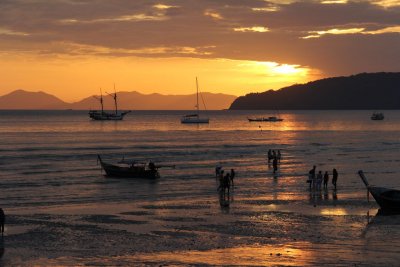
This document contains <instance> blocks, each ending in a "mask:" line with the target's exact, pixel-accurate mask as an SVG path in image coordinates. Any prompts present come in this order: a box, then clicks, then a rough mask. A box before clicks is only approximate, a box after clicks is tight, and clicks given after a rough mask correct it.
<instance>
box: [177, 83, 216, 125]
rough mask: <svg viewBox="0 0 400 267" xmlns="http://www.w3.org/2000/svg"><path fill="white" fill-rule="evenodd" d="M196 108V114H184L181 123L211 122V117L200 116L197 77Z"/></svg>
mask: <svg viewBox="0 0 400 267" xmlns="http://www.w3.org/2000/svg"><path fill="white" fill-rule="evenodd" d="M196 90H197V91H196V109H197V112H196V113H195V114H188V115H184V116H183V117H182V118H181V123H209V121H210V119H209V118H206V117H204V118H201V117H200V111H199V83H198V81H197V77H196Z"/></svg>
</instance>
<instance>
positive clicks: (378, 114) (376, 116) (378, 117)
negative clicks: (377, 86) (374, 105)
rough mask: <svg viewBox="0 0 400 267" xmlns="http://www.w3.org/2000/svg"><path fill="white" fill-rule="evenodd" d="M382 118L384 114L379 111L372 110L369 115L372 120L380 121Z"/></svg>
mask: <svg viewBox="0 0 400 267" xmlns="http://www.w3.org/2000/svg"><path fill="white" fill-rule="evenodd" d="M384 118H385V116H384V115H383V113H381V112H374V113H373V114H372V116H371V120H373V121H381V120H383V119H384Z"/></svg>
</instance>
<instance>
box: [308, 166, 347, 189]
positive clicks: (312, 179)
mask: <svg viewBox="0 0 400 267" xmlns="http://www.w3.org/2000/svg"><path fill="white" fill-rule="evenodd" d="M316 168H317V167H316V166H315V165H314V166H313V168H312V169H311V170H310V171H309V172H308V180H307V183H309V184H310V190H311V189H314V190H321V186H322V182H324V189H328V182H329V174H328V172H327V171H325V173H324V175H322V171H319V172H318V174H316ZM338 176H339V173H338V172H337V170H336V169H333V171H332V184H333V186H334V187H335V188H334V189H335V190H336V183H337V179H338Z"/></svg>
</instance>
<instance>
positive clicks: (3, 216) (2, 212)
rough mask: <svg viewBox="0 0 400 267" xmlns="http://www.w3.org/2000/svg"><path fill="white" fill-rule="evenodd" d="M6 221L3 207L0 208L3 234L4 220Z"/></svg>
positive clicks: (0, 228)
mask: <svg viewBox="0 0 400 267" xmlns="http://www.w3.org/2000/svg"><path fill="white" fill-rule="evenodd" d="M5 221H6V215H5V214H4V211H3V209H2V208H0V232H1V235H3V234H4V222H5Z"/></svg>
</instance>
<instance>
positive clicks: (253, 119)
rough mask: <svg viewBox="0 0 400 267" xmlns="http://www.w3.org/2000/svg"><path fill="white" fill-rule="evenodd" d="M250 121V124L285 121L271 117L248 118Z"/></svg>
mask: <svg viewBox="0 0 400 267" xmlns="http://www.w3.org/2000/svg"><path fill="white" fill-rule="evenodd" d="M247 119H248V120H249V122H253V121H269V122H278V121H283V119H281V118H278V117H275V116H271V117H267V118H264V117H262V118H247Z"/></svg>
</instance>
